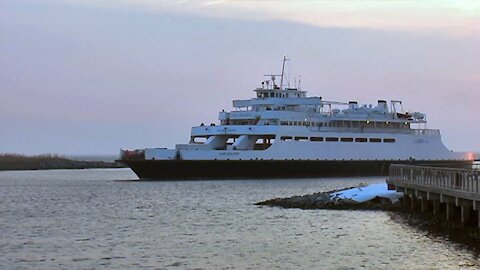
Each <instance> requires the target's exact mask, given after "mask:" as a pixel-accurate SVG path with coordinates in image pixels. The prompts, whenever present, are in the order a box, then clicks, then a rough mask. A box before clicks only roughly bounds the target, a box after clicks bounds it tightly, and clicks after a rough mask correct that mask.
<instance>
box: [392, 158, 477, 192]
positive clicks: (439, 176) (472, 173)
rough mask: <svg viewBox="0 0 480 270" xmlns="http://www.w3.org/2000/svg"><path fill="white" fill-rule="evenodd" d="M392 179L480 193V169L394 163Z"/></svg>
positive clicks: (405, 182)
mask: <svg viewBox="0 0 480 270" xmlns="http://www.w3.org/2000/svg"><path fill="white" fill-rule="evenodd" d="M389 180H390V181H395V182H400V183H404V184H410V185H415V186H422V187H426V188H438V189H443V190H451V191H460V192H465V193H472V194H475V195H480V183H479V182H480V171H479V170H475V169H450V168H438V167H427V166H411V165H400V164H393V165H391V166H390V176H389Z"/></svg>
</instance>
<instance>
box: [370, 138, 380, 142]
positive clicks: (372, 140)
mask: <svg viewBox="0 0 480 270" xmlns="http://www.w3.org/2000/svg"><path fill="white" fill-rule="evenodd" d="M370 142H373V143H379V142H382V139H380V138H370Z"/></svg>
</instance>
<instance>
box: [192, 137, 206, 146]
mask: <svg viewBox="0 0 480 270" xmlns="http://www.w3.org/2000/svg"><path fill="white" fill-rule="evenodd" d="M192 139H193V141H192V142H193V143H196V144H204V143H205V142H206V141H207V139H208V137H193V138H192Z"/></svg>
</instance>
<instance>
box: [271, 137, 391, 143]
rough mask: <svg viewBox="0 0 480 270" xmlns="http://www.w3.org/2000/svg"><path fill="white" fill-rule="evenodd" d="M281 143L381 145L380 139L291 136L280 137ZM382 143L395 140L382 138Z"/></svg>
mask: <svg viewBox="0 0 480 270" xmlns="http://www.w3.org/2000/svg"><path fill="white" fill-rule="evenodd" d="M280 139H281V140H282V141H292V140H295V141H308V140H310V141H312V142H323V141H325V142H338V141H340V142H359V143H366V142H371V143H381V142H382V139H381V138H348V137H346V138H345V137H344V138H338V137H310V138H308V137H292V136H282V137H280ZM383 142H384V143H394V142H395V139H393V138H384V139H383Z"/></svg>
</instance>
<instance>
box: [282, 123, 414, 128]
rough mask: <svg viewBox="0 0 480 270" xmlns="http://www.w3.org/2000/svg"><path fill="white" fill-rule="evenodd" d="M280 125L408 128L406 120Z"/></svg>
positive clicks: (285, 124) (286, 124)
mask: <svg viewBox="0 0 480 270" xmlns="http://www.w3.org/2000/svg"><path fill="white" fill-rule="evenodd" d="M280 125H282V126H307V127H309V126H317V127H342V128H410V124H409V123H408V122H405V123H391V122H378V121H375V122H373V121H330V122H310V121H280Z"/></svg>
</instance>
